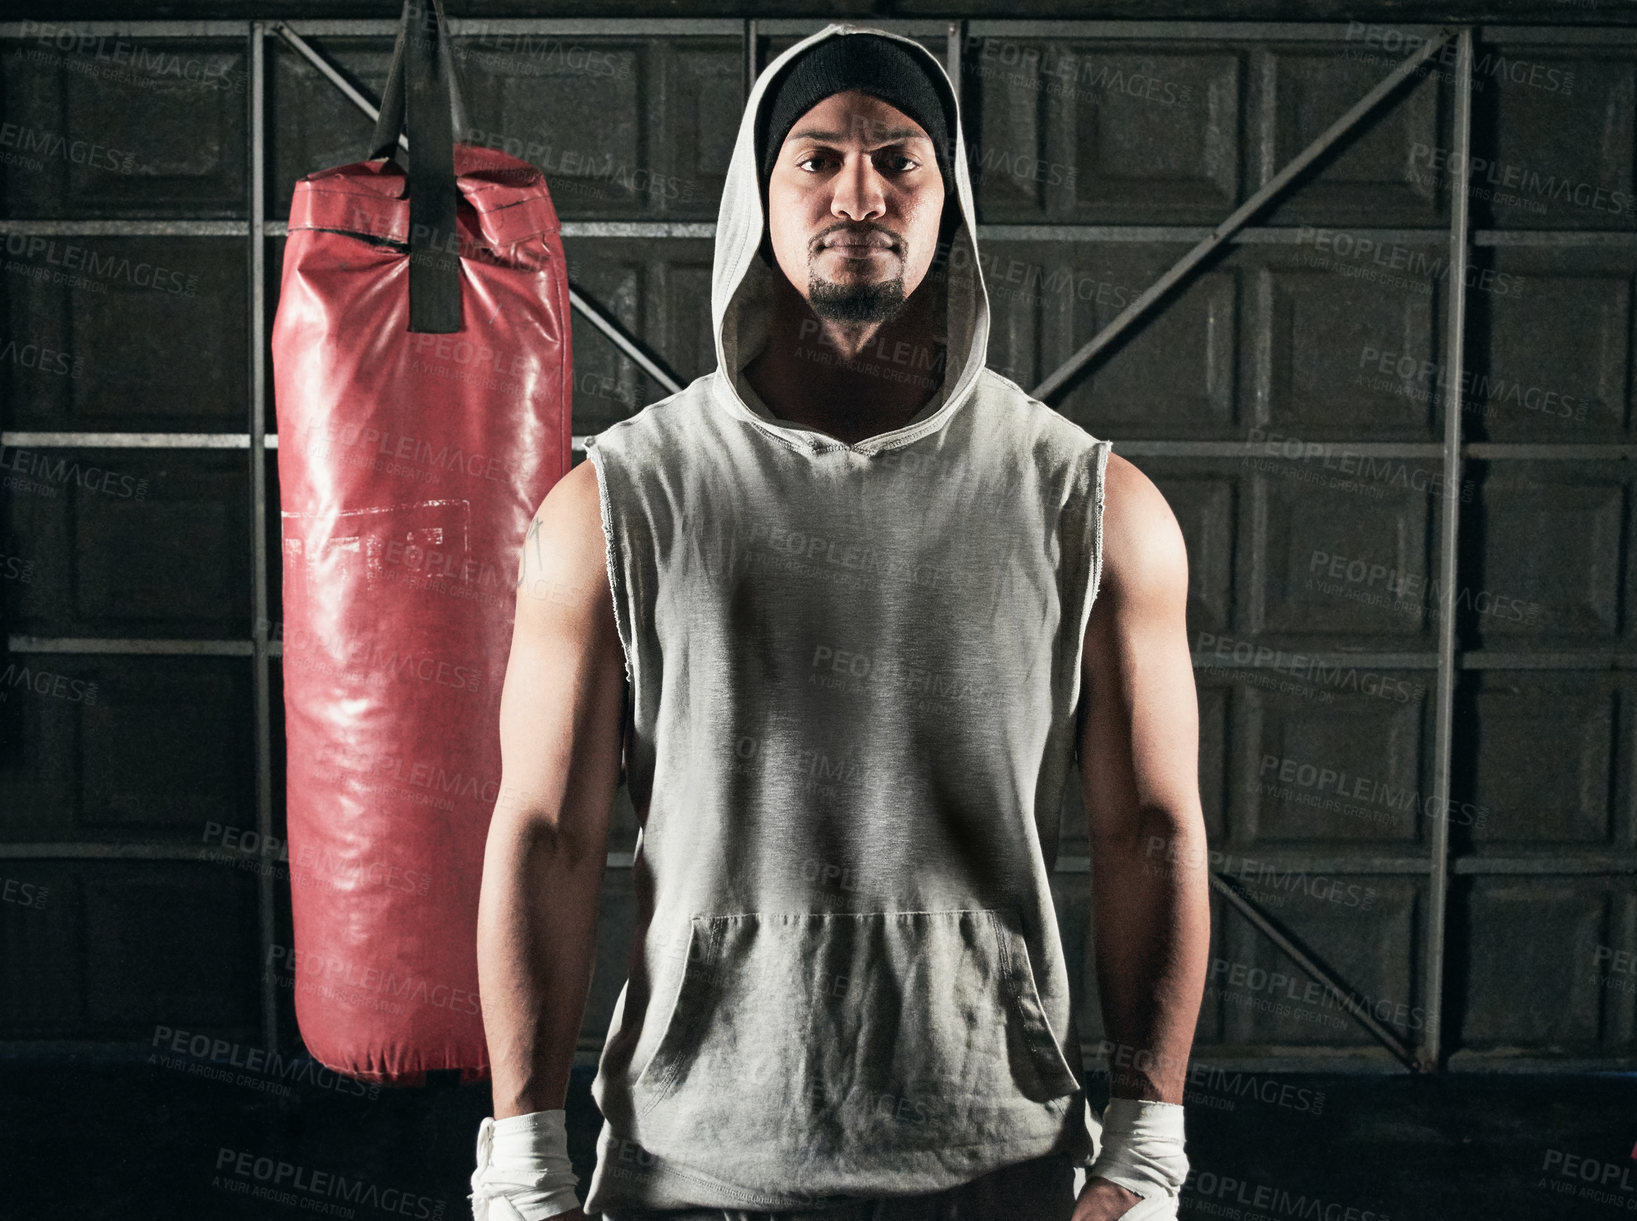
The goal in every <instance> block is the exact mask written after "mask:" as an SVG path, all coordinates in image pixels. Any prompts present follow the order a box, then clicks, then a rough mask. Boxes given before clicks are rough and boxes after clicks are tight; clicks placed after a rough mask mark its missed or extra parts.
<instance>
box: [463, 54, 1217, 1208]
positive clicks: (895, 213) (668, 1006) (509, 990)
mask: <svg viewBox="0 0 1637 1221" xmlns="http://www.w3.org/2000/svg"><path fill="white" fill-rule="evenodd" d="M764 217H765V221H764ZM711 313H712V320H713V323H714V324H715V328H714V329H715V346H716V352H717V359H718V368H717V369H716V370H715V371H714V372H713V373H711V374H709V375H707V376H705V377H702V378H700V379H698V380H697V381H695V382H693V383H692V384H691V385H690V386H688V387H687V388H686V389H684V390H683V391H681V392H680V393H678V394H675V395H672V396H671V397H670V398H668V399H665V400H663V401H661V402H660V403H657V404H654V405H653V406H651V407H649V408H647V409H646V410H644V411H643V412H641V413H639V414H638V415H637V416H635V417H633V418H632V419H630V420H626V421H623V422H622V423H620V424H617V425H615V426H613V427H612V428H609V429H607V430H605V431H604V432H603V433H600V434H598V435H597V436H596V437H595V438H593V440H592V444H591V447H590V451H589V457H590V461H588V462H587V463H585V464H582V465H581V466H580V467H579V468H577V469H576V470H575V471H573V472H572V473H571V474H569V475H568V476H567V477H566V478H564V479H563V480H562V481H561V482H560V483H559V484H558V485H557V486H556V487H555V488H554V489H553V490H552V492H551V494H550V495H549V496H547V497H546V499H545V502H544V503H543V504H542V505H541V507H540V510H539V513H538V515H537V517H536V520H535V522H534V524H533V525H532V526H531V528H530V532H529V537H528V538H527V539H526V540H525V545H524V555H523V559H522V566H521V570H520V577H519V597H518V610H517V627H516V635H515V639H514V643H513V648H512V654H511V659H510V663H509V669H508V671H507V675H506V685H505V690H504V694H503V698H502V710H501V735H502V748H503V758H504V775H503V777H502V786H503V791H504V792H506V793H507V794H508V795H509V796H508V798H507V799H504V800H503V801H502V802H501V803H500V806H499V808H497V810H496V812H495V816H494V821H493V824H492V826H491V829H490V833H489V840H488V847H487V856H486V860H485V869H484V879H483V892H482V900H481V905H480V916H479V923H480V932H479V946H478V952H479V978H480V985H481V990H482V1003H483V1011H484V1022H485V1029H486V1031H487V1034H488V1041H489V1047H490V1053H491V1060H492V1066H493V1077H494V1104H495V1117H494V1118H492V1119H486V1120H485V1121H484V1124H483V1127H482V1130H481V1131H480V1137H479V1150H478V1170H477V1173H476V1174H474V1176H473V1204H474V1212H475V1213H476V1214H477V1216H478V1221H485V1218H489V1219H494V1221H499V1219H500V1218H505V1219H506V1221H511V1218H513V1217H524V1218H527V1219H529V1221H533V1219H534V1218H538V1217H546V1216H564V1217H568V1218H579V1217H580V1216H582V1215H583V1214H582V1213H581V1212H580V1210H579V1209H578V1208H577V1207H575V1205H576V1197H575V1195H574V1192H573V1185H574V1176H573V1174H572V1172H571V1171H570V1170H569V1168H568V1160H567V1157H566V1151H565V1149H564V1145H563V1135H562V1116H563V1111H562V1108H563V1106H564V1102H565V1099H566V1092H567V1083H568V1076H569V1068H570V1063H571V1058H572V1053H573V1049H574V1045H575V1041H576V1036H577V1034H578V1031H579V1027H580V1022H581V1019H582V1017H583V1013H584V1007H585V1000H586V995H587V991H588V988H589V980H590V975H591V964H592V960H593V948H594V939H595V930H596V908H597V899H598V893H599V888H600V885H601V878H602V871H603V864H604V859H605V854H606V844H607V826H608V815H609V807H610V805H611V803H612V800H613V796H614V792H615V787H616V784H617V782H618V778H619V775H620V770H621V764H622V748H623V765H624V773H625V776H626V779H627V783H628V785H629V788H630V794H631V799H632V802H633V805H634V807H635V809H636V811H637V814H638V817H639V819H640V820H641V822H642V831H641V835H640V838H639V842H638V846H637V851H636V854H635V859H634V861H633V866H632V873H631V877H632V886H633V888H634V892H635V897H636V900H637V903H636V907H637V928H636V939H635V944H634V946H633V949H632V956H631V961H630V974H629V978H628V979H627V981H626V984H625V987H624V988H623V989H622V991H621V993H620V996H619V1000H618V1003H617V1004H616V1006H615V1011H614V1015H613V1020H612V1022H611V1025H610V1029H609V1032H608V1037H607V1040H606V1043H605V1045H604V1048H603V1053H602V1058H601V1061H600V1064H599V1068H598V1073H597V1077H596V1080H595V1081H594V1082H593V1087H592V1093H593V1096H594V1097H595V1099H596V1101H597V1103H598V1106H599V1108H600V1109H601V1111H602V1114H603V1117H604V1124H603V1128H602V1132H601V1135H600V1137H599V1140H598V1144H597V1166H596V1171H595V1173H594V1175H593V1177H592V1180H591V1184H590V1188H589V1192H588V1195H587V1199H586V1201H585V1210H586V1213H587V1214H590V1215H604V1216H607V1217H611V1218H613V1219H614V1221H639V1219H640V1221H656V1219H658V1218H666V1219H668V1221H724V1219H726V1221H740V1219H742V1218H750V1217H767V1216H776V1217H779V1218H784V1219H786V1221H794V1219H796V1218H808V1217H824V1218H828V1219H830V1221H864V1219H865V1218H869V1219H871V1221H889V1219H890V1221H908V1219H909V1218H912V1217H913V1218H954V1217H960V1218H971V1219H973V1221H1000V1219H1002V1218H1007V1219H1010V1218H1021V1219H1027V1221H1067V1219H1069V1218H1071V1217H1072V1219H1073V1221H1110V1219H1112V1218H1115V1217H1127V1218H1130V1221H1149V1219H1150V1218H1157V1217H1174V1216H1175V1215H1176V1206H1177V1198H1178V1192H1179V1190H1180V1187H1181V1184H1182V1182H1183V1179H1184V1176H1185V1174H1186V1171H1187V1159H1186V1157H1185V1156H1184V1154H1183V1145H1182V1123H1181V1120H1182V1114H1181V1112H1182V1108H1181V1105H1180V1103H1181V1099H1182V1088H1183V1081H1184V1069H1185V1066H1186V1061H1187V1055H1188V1048H1189V1045H1190V1043H1191V1042H1192V1038H1193V1030H1194V1023H1195V1018H1196V1016H1197V1013H1198V1009H1199V1003H1200V998H1201V995H1202V992H1203V988H1204V974H1205V960H1206V953H1207V940H1208V922H1209V921H1208V914H1207V889H1206V885H1205V875H1204V873H1203V870H1201V869H1198V868H1180V869H1179V868H1174V867H1168V866H1166V865H1159V866H1156V863H1155V854H1153V853H1152V851H1151V849H1152V847H1153V845H1155V844H1161V845H1163V846H1164V852H1163V854H1161V855H1160V856H1159V860H1161V861H1164V862H1175V861H1195V862H1197V861H1201V860H1203V858H1204V828H1203V820H1202V818H1201V814H1200V809H1199V798H1198V792H1197V781H1196V766H1197V764H1196V751H1197V706H1196V702H1195V695H1194V688H1193V674H1192V668H1191V665H1190V661H1189V651H1188V645H1187V635H1186V630H1185V626H1184V603H1185V598H1186V589H1187V563H1186V557H1185V554H1184V550H1183V546H1182V540H1181V536H1180V532H1179V531H1178V529H1177V526H1176V522H1175V520H1174V518H1173V517H1172V515H1171V513H1170V510H1169V509H1168V508H1167V506H1166V504H1165V502H1164V499H1163V498H1162V497H1161V496H1160V494H1159V493H1158V491H1157V490H1156V489H1155V488H1154V486H1153V485H1152V484H1151V483H1150V482H1149V481H1148V480H1147V479H1146V478H1144V477H1143V476H1142V475H1141V474H1140V473H1138V472H1137V471H1136V469H1135V468H1134V467H1132V466H1131V465H1130V464H1129V463H1126V462H1124V461H1123V460H1122V459H1120V458H1118V457H1113V456H1111V455H1110V453H1109V445H1108V443H1107V442H1105V441H1099V440H1097V439H1095V438H1093V437H1091V436H1090V435H1089V434H1088V433H1086V432H1085V431H1084V430H1083V429H1081V428H1079V427H1078V426H1076V425H1074V424H1072V423H1070V422H1068V421H1067V420H1065V419H1063V417H1061V416H1060V415H1058V414H1057V413H1056V412H1055V411H1053V410H1051V409H1050V408H1048V407H1046V406H1045V405H1043V404H1040V403H1038V402H1035V401H1034V400H1032V399H1030V398H1029V397H1028V396H1027V395H1026V394H1025V393H1024V392H1023V391H1022V390H1021V389H1020V388H1019V387H1018V386H1016V385H1015V384H1014V383H1012V382H1010V381H1008V380H1006V379H1005V378H1002V377H999V376H998V375H996V374H994V373H993V372H991V371H989V370H987V369H986V368H985V367H984V358H985V353H986V349H987V342H988V331H989V308H988V300H987V297H986V295H985V292H984V288H983V283H982V278H981V275H980V274H979V270H978V261H977V245H976V238H975V222H974V212H973V205H972V195H971V186H970V182H969V179H968V176H967V169H966V159H965V144H964V140H963V139H962V135H961V131H960V122H959V110H958V106H957V101H956V98H955V95H954V91H953V89H952V87H951V86H950V84H949V81H948V78H947V76H946V75H945V74H944V72H943V70H942V67H941V66H940V65H939V64H938V62H937V60H936V58H935V57H933V56H932V55H931V54H930V53H929V52H927V51H926V50H924V49H923V48H921V47H920V46H919V45H917V44H915V43H913V42H911V41H910V40H908V39H903V38H898V37H896V36H893V35H887V34H883V33H881V32H879V31H869V30H863V29H860V28H858V27H854V26H850V25H832V26H829V27H827V28H826V29H824V30H823V31H821V32H819V33H818V34H815V35H813V36H812V37H810V38H808V39H805V40H803V41H802V42H800V43H798V44H797V45H796V46H794V47H792V48H791V49H790V50H788V51H786V52H785V53H784V54H782V55H781V56H779V57H778V58H777V59H776V60H775V61H774V62H773V63H772V64H770V65H769V66H768V68H767V70H766V71H765V72H764V73H763V74H762V75H761V76H760V77H759V78H758V80H757V81H756V83H755V87H754V88H753V89H752V92H751V96H750V98H749V101H748V104H747V107H746V113H745V117H744V120H743V122H742V124H741V127H740V131H739V136H738V141H737V143H736V145H735V149H734V153H733V159H732V162H731V165H730V168H729V171H728V176H727V181H726V185H725V189H724V197H723V202H722V208H721V213H720V218H719V220H718V225H717V246H716V257H715V269H714V280H713V288H712V297H711ZM1105 503H1106V512H1105ZM626 684H628V686H629V700H628V701H626V700H623V699H622V695H623V693H624V691H625V690H626ZM1077 752H1078V758H1079V763H1080V767H1081V775H1082V786H1083V790H1084V793H1085V797H1086V808H1087V815H1088V820H1089V828H1090V845H1091V856H1092V883H1093V892H1094V904H1093V911H1094V926H1095V937H1096V945H1097V959H1096V961H1097V970H1098V980H1099V985H1100V992H1101V997H1102V1006H1103V1018H1104V1027H1105V1034H1106V1038H1107V1040H1108V1042H1109V1045H1110V1046H1111V1047H1112V1048H1114V1049H1115V1051H1114V1052H1113V1053H1111V1057H1110V1058H1111V1060H1112V1061H1113V1062H1114V1064H1115V1065H1117V1066H1118V1067H1119V1068H1120V1070H1121V1071H1120V1072H1118V1073H1116V1075H1115V1076H1114V1078H1113V1087H1112V1093H1113V1095H1114V1097H1113V1098H1112V1100H1111V1102H1110V1104H1109V1106H1108V1108H1107V1110H1106V1111H1105V1113H1104V1115H1103V1117H1102V1122H1101V1124H1099V1123H1098V1121H1097V1120H1096V1119H1094V1118H1093V1117H1092V1116H1091V1114H1090V1112H1089V1109H1088V1107H1087V1103H1086V1099H1085V1095H1084V1092H1083V1090H1082V1088H1081V1085H1080V1078H1081V1076H1082V1069H1081V1063H1080V1054H1079V1053H1080V1042H1081V1040H1080V1029H1079V1024H1078V1021H1077V1015H1076V1014H1075V1013H1074V1012H1073V1007H1072V1004H1071V998H1070V985H1069V979H1068V974H1067V968H1066V965H1065V961H1064V955H1063V950H1062V946H1061V944H1060V940H1059V937H1058V932H1057V924H1056V916H1055V909H1054V907H1053V903H1052V895H1051V889H1050V875H1051V870H1052V866H1053V863H1054V862H1055V859H1056V849H1057V831H1058V824H1059V808H1060V805H1061V801H1062V796H1063V788H1064V784H1065V782H1066V778H1067V773H1068V769H1069V767H1070V766H1071V765H1072V764H1073V762H1074V760H1075V758H1076V753H1077ZM1127 1069H1129V1071H1126V1070H1127ZM1099 1134H1100V1137H1101V1139H1100V1141H1099V1140H1098V1136H1099ZM1099 1145H1100V1148H1099ZM1094 1154H1095V1158H1094ZM1077 1167H1079V1168H1083V1172H1084V1173H1085V1177H1086V1181H1085V1186H1084V1188H1083V1190H1080V1191H1079V1192H1078V1193H1076V1190H1075V1188H1076V1177H1077V1176H1076V1168H1077Z"/></svg>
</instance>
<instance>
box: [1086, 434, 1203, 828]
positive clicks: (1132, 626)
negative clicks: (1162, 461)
mask: <svg viewBox="0 0 1637 1221" xmlns="http://www.w3.org/2000/svg"><path fill="white" fill-rule="evenodd" d="M1114 463H1115V460H1114V459H1112V458H1111V459H1110V466H1109V483H1108V491H1107V495H1106V502H1107V503H1106V507H1105V516H1104V528H1103V539H1104V556H1103V578H1102V584H1101V587H1100V589H1099V591H1098V595H1097V601H1096V602H1095V603H1094V604H1093V606H1092V611H1091V616H1090V621H1089V623H1088V625H1087V628H1086V639H1085V654H1084V659H1083V662H1082V683H1083V688H1084V692H1085V696H1084V698H1085V713H1084V719H1083V724H1082V730H1081V740H1080V767H1081V781H1082V788H1083V791H1084V794H1085V800H1086V816H1087V819H1088V822H1089V829H1090V834H1091V836H1092V838H1093V839H1094V840H1096V839H1105V840H1108V839H1115V840H1118V839H1122V838H1125V837H1127V836H1129V835H1134V834H1138V833H1140V831H1141V824H1142V822H1143V821H1144V819H1145V815H1147V814H1148V813H1150V812H1153V811H1165V812H1169V813H1171V814H1172V815H1182V814H1185V813H1187V812H1189V811H1190V810H1192V809H1193V808H1194V807H1195V806H1197V804H1198V751H1199V709H1198V702H1197V696H1196V692H1195V687H1194V672H1193V662H1192V657H1191V653H1190V650H1189V647H1188V627H1187V597H1188V557H1187V551H1186V548H1185V546H1184V544H1183V539H1182V532H1181V530H1180V529H1179V528H1178V526H1177V523H1176V518H1175V516H1174V515H1173V514H1172V512H1171V510H1170V507H1169V506H1168V505H1167V504H1166V503H1165V498H1164V497H1163V496H1162V495H1160V492H1159V490H1158V489H1157V488H1155V487H1154V485H1153V484H1152V483H1151V482H1150V481H1149V480H1148V479H1147V478H1146V477H1145V476H1143V475H1142V474H1141V473H1140V472H1139V471H1137V470H1136V468H1135V467H1133V466H1131V465H1130V464H1129V463H1125V462H1121V463H1120V466H1119V468H1118V471H1117V470H1116V467H1115V464H1114Z"/></svg>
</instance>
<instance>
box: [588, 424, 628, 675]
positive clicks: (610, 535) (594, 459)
mask: <svg viewBox="0 0 1637 1221" xmlns="http://www.w3.org/2000/svg"><path fill="white" fill-rule="evenodd" d="M585 459H586V461H587V462H589V463H591V467H592V469H593V470H594V471H596V473H597V512H598V515H599V516H600V517H601V519H602V527H603V563H604V564H605V565H606V566H607V568H608V593H609V596H610V597H611V598H612V599H613V602H614V631H615V633H616V634H617V635H618V636H619V638H620V653H621V655H622V656H623V658H624V660H625V681H626V683H627V684H629V683H630V682H631V643H630V641H629V640H627V639H626V623H625V616H624V615H623V614H621V613H620V575H619V557H618V554H617V544H616V543H615V541H614V515H613V508H612V506H611V505H610V503H609V499H608V472H607V471H605V470H604V469H603V464H602V458H601V451H599V450H598V449H597V439H596V438H595V437H591V438H589V439H588V440H587V441H586V447H585Z"/></svg>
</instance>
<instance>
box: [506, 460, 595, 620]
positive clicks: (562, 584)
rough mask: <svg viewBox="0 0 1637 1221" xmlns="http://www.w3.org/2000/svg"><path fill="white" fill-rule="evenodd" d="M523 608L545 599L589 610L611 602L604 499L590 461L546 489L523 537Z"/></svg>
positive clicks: (520, 592) (519, 586) (519, 587)
mask: <svg viewBox="0 0 1637 1221" xmlns="http://www.w3.org/2000/svg"><path fill="white" fill-rule="evenodd" d="M517 593H518V601H519V607H520V609H521V607H522V606H523V605H524V604H526V603H533V604H536V605H538V604H540V603H546V604H550V605H552V606H555V607H558V608H564V609H570V608H578V609H580V610H582V611H590V610H592V609H593V608H595V607H597V606H611V602H610V596H609V589H608V569H607V552H606V550H605V543H604V536H603V527H602V502H601V499H600V498H599V496H598V490H597V472H596V470H595V468H594V467H593V465H592V463H591V461H590V460H589V459H588V460H586V461H584V462H581V463H580V464H579V465H578V466H576V467H575V468H574V469H573V470H571V471H569V472H568V474H566V475H564V476H563V477H562V478H561V479H559V480H558V481H557V482H556V483H555V484H553V485H552V488H551V491H549V492H547V493H546V497H545V499H544V500H542V501H541V502H540V507H539V508H537V509H536V510H535V511H534V517H533V519H532V520H531V521H530V522H529V525H528V530H527V532H526V534H525V535H524V538H523V548H522V555H521V557H520V558H519V564H518V580H517Z"/></svg>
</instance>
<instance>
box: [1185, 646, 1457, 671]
mask: <svg viewBox="0 0 1637 1221" xmlns="http://www.w3.org/2000/svg"><path fill="white" fill-rule="evenodd" d="M1268 647H1269V648H1270V649H1274V650H1278V651H1279V652H1281V653H1282V654H1283V657H1282V658H1279V657H1275V658H1266V659H1262V660H1260V661H1258V660H1255V659H1252V660H1248V661H1233V660H1228V659H1223V658H1219V657H1217V656H1216V655H1215V654H1214V653H1195V654H1194V655H1193V657H1194V665H1195V666H1208V667H1210V668H1211V669H1215V670H1274V669H1278V670H1283V669H1286V668H1288V667H1289V666H1290V665H1291V664H1292V663H1291V658H1292V657H1300V658H1301V659H1302V660H1303V661H1304V662H1306V663H1307V664H1309V665H1313V666H1323V667H1325V668H1326V669H1333V668H1335V667H1337V666H1365V667H1367V668H1368V669H1371V670H1430V669H1436V668H1437V667H1438V654H1437V652H1436V651H1434V650H1431V649H1428V650H1426V651H1425V652H1420V651H1417V652H1410V653H1347V652H1341V653H1322V652H1304V651H1302V648H1301V646H1300V645H1297V646H1294V647H1293V646H1289V645H1269V646H1268ZM1276 663H1277V664H1276Z"/></svg>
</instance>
